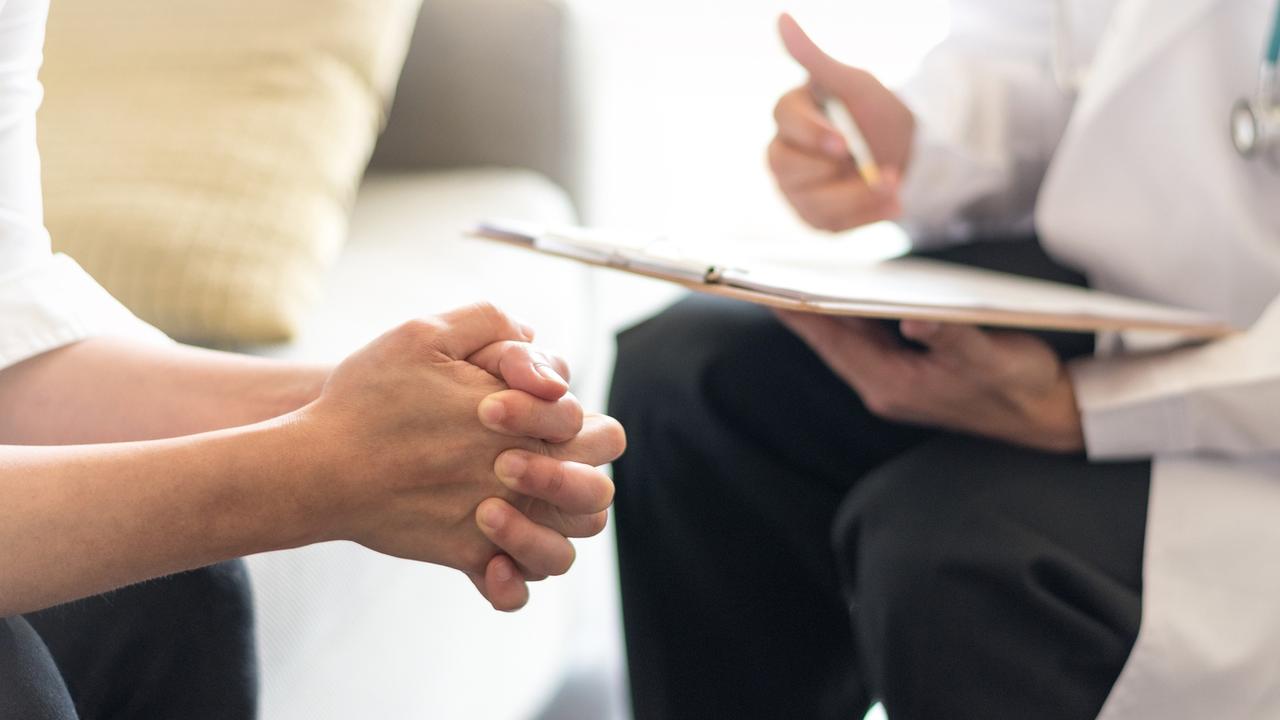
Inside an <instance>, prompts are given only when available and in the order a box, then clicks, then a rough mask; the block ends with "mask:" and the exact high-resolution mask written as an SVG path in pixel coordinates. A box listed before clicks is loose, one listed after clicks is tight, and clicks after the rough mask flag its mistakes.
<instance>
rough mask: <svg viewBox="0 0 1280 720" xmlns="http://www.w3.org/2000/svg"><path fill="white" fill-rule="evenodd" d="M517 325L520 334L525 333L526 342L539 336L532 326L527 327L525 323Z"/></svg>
mask: <svg viewBox="0 0 1280 720" xmlns="http://www.w3.org/2000/svg"><path fill="white" fill-rule="evenodd" d="M516 324H517V325H519V326H520V332H522V333H524V338H525V339H526V340H532V339H533V338H534V336H535V335H537V334H538V333H537V331H535V330H534V329H533V326H532V325H526V324H525V323H516Z"/></svg>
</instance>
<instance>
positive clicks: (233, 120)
mask: <svg viewBox="0 0 1280 720" xmlns="http://www.w3.org/2000/svg"><path fill="white" fill-rule="evenodd" d="M419 2H420V0H319V1H316V0H306V1H303V0H270V1H268V2H253V1H251V0H231V1H229V2H220V3H206V2H198V1H196V0H175V1H174V2H166V3H151V2H144V1H143V0H117V1H115V2H109V3H102V2H95V1H94V0H67V1H66V2H59V3H57V4H56V5H55V6H54V7H53V8H52V11H51V16H50V18H49V28H48V40H47V43H46V50H45V55H46V60H45V69H44V73H43V75H42V79H43V81H44V84H45V88H46V100H45V105H44V109H43V110H42V111H41V113H40V116H39V132H40V143H41V150H42V154H43V156H44V168H45V206H46V224H47V226H48V228H49V230H50V232H51V234H52V236H53V238H54V244H55V248H56V249H60V250H62V251H65V252H67V253H68V254H70V255H72V256H73V257H75V258H76V259H77V260H78V261H79V262H80V263H81V264H82V265H83V266H84V267H85V269H86V270H88V272H89V273H90V274H91V275H93V276H94V277H95V278H97V279H98V280H99V281H100V282H101V283H102V284H103V285H104V286H105V287H106V288H107V289H108V290H109V291H111V292H112V293H113V294H114V295H115V296H116V297H118V298H119V299H120V300H121V301H123V302H124V303H125V304H126V305H128V306H129V307H130V308H132V309H133V310H134V311H135V312H136V313H137V314H138V315H140V316H141V317H142V318H144V319H146V320H148V321H150V322H152V323H153V324H155V325H157V326H158V327H160V328H161V329H163V330H165V331H166V332H168V333H170V334H171V335H174V336H176V337H179V338H181V339H184V340H192V341H200V342H204V343H209V344H230V343H238V342H246V341H266V340H275V339H282V338H285V337H288V336H289V335H290V334H291V333H292V331H293V330H294V328H295V327H296V325H297V323H298V321H299V318H300V317H301V316H302V314H303V313H304V311H305V310H306V309H307V308H308V307H309V306H310V305H311V304H312V303H313V302H314V301H315V300H316V298H317V296H318V294H319V290H320V284H321V280H322V278H323V276H324V273H325V271H326V270H327V268H328V267H329V266H330V264H331V263H332V262H333V261H334V259H335V257H336V255H337V253H338V251H339V249H340V248H341V245H342V242H343V239H344V237H345V232H346V223H347V213H348V209H349V206H350V204H351V202H352V200H353V197H354V193H355V190H356V188H357V186H358V183H359V180H360V177H361V174H362V172H363V169H364V166H365V164H366V163H367V161H368V158H369V156H370V153H371V152H372V148H373V144H374V140H375V138H376V135H377V132H378V130H379V128H380V125H381V123H382V121H383V117H384V114H385V109H386V107H387V105H388V102H389V98H390V96H391V94H392V91H393V88H394V84H395V81H396V78H397V77H398V73H399V69H400V64H401V63H402V62H403V58H404V54H405V50H406V47H407V43H408V39H409V36H410V33H411V32H412V29H413V24H414V19H415V17H416V12H417V9H418V4H419Z"/></svg>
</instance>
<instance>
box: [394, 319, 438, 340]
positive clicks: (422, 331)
mask: <svg viewBox="0 0 1280 720" xmlns="http://www.w3.org/2000/svg"><path fill="white" fill-rule="evenodd" d="M444 331H445V326H444V323H443V322H442V321H441V320H440V319H439V318H435V317H424V318H414V319H412V320H407V321H405V322H403V323H401V324H400V326H399V327H397V328H396V330H395V335H396V336H397V337H399V338H402V339H404V340H406V341H408V342H410V343H413V344H425V343H429V342H431V341H432V340H434V339H435V338H437V337H439V336H440V334H441V333H443V332H444Z"/></svg>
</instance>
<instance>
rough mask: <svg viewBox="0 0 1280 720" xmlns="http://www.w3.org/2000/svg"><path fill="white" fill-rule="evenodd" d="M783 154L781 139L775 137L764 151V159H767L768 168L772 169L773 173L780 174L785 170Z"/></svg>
mask: <svg viewBox="0 0 1280 720" xmlns="http://www.w3.org/2000/svg"><path fill="white" fill-rule="evenodd" d="M784 156H785V153H784V151H783V147H782V139H781V138H776V137H775V138H774V139H773V142H771V143H769V149H768V150H767V151H765V159H766V160H767V161H768V163H769V169H770V170H772V171H773V174H774V175H782V174H784V173H785V172H786V169H787V167H786V162H785V158H784Z"/></svg>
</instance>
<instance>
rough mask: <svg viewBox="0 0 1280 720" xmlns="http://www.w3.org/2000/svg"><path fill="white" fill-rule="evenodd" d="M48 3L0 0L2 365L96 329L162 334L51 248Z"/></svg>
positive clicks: (42, 0) (139, 334) (156, 337)
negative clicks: (44, 196) (44, 167)
mask: <svg viewBox="0 0 1280 720" xmlns="http://www.w3.org/2000/svg"><path fill="white" fill-rule="evenodd" d="M48 10H49V0H0V368H4V367H8V366H9V365H13V364H14V363H18V362H21V361H22V360H25V359H27V358H30V357H33V356H35V355H39V354H40V353H43V352H47V351H49V350H52V349H54V348H57V347H61V346H63V345H66V344H68V343H72V342H76V341H77V340H83V339H85V338H87V337H91V336H99V335H115V336H127V337H135V338H139V339H147V340H153V341H154V340H161V339H163V338H164V336H163V335H162V334H161V333H160V332H159V331H158V330H156V329H154V328H152V327H150V326H149V325H147V324H145V323H143V322H142V321H141V320H139V319H137V318H136V317H134V316H133V314H132V313H130V312H129V311H128V310H126V309H125V308H124V306H122V305H121V304H120V303H119V302H117V301H116V300H115V298H113V297H111V295H110V294H108V293H107V291H106V290H104V289H102V287H101V286H100V285H98V284H97V283H96V282H94V280H93V278H91V277H89V275H88V274H87V273H85V271H84V270H82V269H81V268H80V266H79V265H76V263H75V261H73V260H72V259H71V258H69V257H66V256H65V255H54V254H53V253H52V251H51V249H50V243H49V233H48V232H47V231H46V230H45V228H44V212H43V208H42V205H41V193H40V157H39V153H38V151H37V149H36V109H37V108H38V107H39V106H40V99H41V97H42V89H41V87H40V82H39V80H38V79H37V74H38V72H39V69H40V62H41V59H42V48H43V44H44V31H45V19H46V17H47V15H48Z"/></svg>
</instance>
